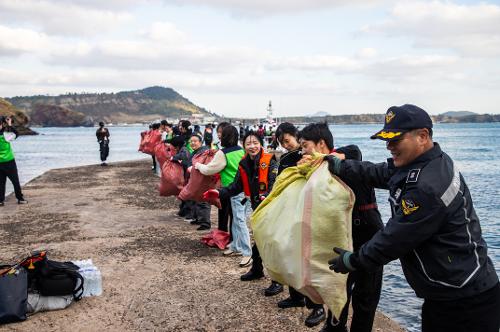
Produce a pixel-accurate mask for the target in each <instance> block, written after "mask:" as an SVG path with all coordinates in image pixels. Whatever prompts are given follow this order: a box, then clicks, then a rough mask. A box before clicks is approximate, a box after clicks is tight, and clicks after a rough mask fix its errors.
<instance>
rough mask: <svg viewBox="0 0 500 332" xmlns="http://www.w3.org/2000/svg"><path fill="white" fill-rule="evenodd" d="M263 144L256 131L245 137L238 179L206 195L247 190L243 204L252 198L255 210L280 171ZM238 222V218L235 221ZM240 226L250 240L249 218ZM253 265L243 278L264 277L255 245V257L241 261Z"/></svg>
mask: <svg viewBox="0 0 500 332" xmlns="http://www.w3.org/2000/svg"><path fill="white" fill-rule="evenodd" d="M262 144H263V143H262V138H260V137H259V136H258V135H257V134H256V133H255V132H252V131H251V132H248V133H247V134H245V137H244V138H243V146H244V148H245V156H244V157H243V159H241V161H240V163H239V166H238V173H237V174H236V176H235V178H234V181H233V182H232V183H231V184H230V185H229V186H227V187H223V188H221V189H220V190H216V189H211V190H208V191H207V192H205V193H204V197H205V198H209V197H212V198H217V197H220V198H221V199H225V198H229V197H234V196H238V195H239V194H241V193H244V195H245V198H243V200H242V201H241V204H246V202H247V201H248V200H250V204H251V206H252V209H254V210H255V209H256V208H257V207H258V206H259V204H260V202H262V201H263V200H264V199H265V198H266V196H267V195H268V194H269V192H270V191H271V189H272V187H273V184H274V181H275V179H276V174H277V173H278V168H277V162H276V159H275V158H274V156H273V155H272V154H269V153H266V152H264V149H263V147H262ZM240 197H241V196H240ZM234 222H236V220H233V223H234ZM240 227H241V231H242V233H243V234H242V235H241V236H244V237H245V239H246V241H247V243H249V242H250V233H249V232H248V227H247V224H246V220H245V222H244V223H242V224H241V225H240ZM233 236H234V235H233ZM250 265H252V268H251V269H250V271H248V272H247V273H245V274H243V275H242V276H241V280H242V281H250V280H254V279H260V278H262V277H264V272H263V270H264V266H263V265H262V259H261V258H260V254H259V250H258V248H257V246H256V245H255V244H254V245H253V247H252V256H243V258H242V260H241V262H240V267H246V266H250Z"/></svg>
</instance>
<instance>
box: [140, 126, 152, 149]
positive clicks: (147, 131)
mask: <svg viewBox="0 0 500 332" xmlns="http://www.w3.org/2000/svg"><path fill="white" fill-rule="evenodd" d="M149 132H150V130H146V131H143V132H141V141H140V142H139V151H141V152H142V150H144V143H145V141H146V136H147V135H148V133H149Z"/></svg>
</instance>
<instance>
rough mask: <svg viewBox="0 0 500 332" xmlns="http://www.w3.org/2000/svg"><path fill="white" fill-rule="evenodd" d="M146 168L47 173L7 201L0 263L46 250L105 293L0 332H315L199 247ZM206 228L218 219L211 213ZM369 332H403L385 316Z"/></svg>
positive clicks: (228, 262)
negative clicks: (88, 270) (87, 267)
mask: <svg viewBox="0 0 500 332" xmlns="http://www.w3.org/2000/svg"><path fill="white" fill-rule="evenodd" d="M157 182H158V178H157V177H155V176H154V175H153V174H152V173H151V171H150V168H149V160H143V161H134V162H121V163H114V164H110V166H108V167H100V166H84V167H75V168H65V169H56V170H52V171H49V172H47V173H45V174H43V175H41V176H39V177H37V178H36V179H34V180H32V181H30V182H29V183H28V184H26V185H25V186H24V193H25V196H26V198H27V199H28V200H29V202H30V203H29V204H28V205H17V204H15V199H14V197H12V195H10V196H9V197H8V198H7V200H6V204H5V206H4V207H2V208H1V209H2V210H0V211H1V212H2V218H1V220H0V236H1V237H2V239H3V246H2V251H1V253H0V262H1V263H9V262H13V261H15V260H16V259H17V258H19V257H22V256H23V255H26V254H27V253H28V252H29V251H30V250H35V249H48V250H49V257H50V258H52V259H56V260H76V259H87V258H91V259H92V260H93V262H94V264H95V265H96V266H98V267H99V268H100V270H101V272H102V275H103V289H104V293H103V295H102V296H99V297H91V298H84V299H82V300H81V301H80V302H77V303H74V304H72V305H71V306H70V307H69V308H67V309H65V310H61V311H52V312H45V313H39V314H36V315H35V316H32V317H30V318H29V319H28V320H26V321H25V322H22V323H16V324H10V325H6V326H1V327H0V330H2V331H4V330H6V331H28V330H39V331H102V330H106V331H138V330H159V331H317V330H319V329H320V327H317V328H314V329H308V328H306V327H305V326H304V325H303V321H304V319H305V318H306V317H307V314H308V311H307V310H306V309H305V308H293V309H287V310H282V309H279V308H277V306H276V302H277V301H279V300H280V299H282V298H284V297H285V296H286V294H280V295H278V296H276V297H272V298H267V297H264V296H263V295H262V294H261V292H262V289H263V288H264V287H266V286H267V285H268V283H269V280H268V279H265V280H260V281H255V282H248V283H246V282H245V283H244V282H241V281H239V276H240V274H241V273H243V272H244V269H241V268H239V267H238V266H237V262H238V258H237V257H236V258H234V257H223V256H222V254H221V251H219V250H218V249H214V248H209V247H206V246H205V245H203V244H202V243H201V242H200V241H199V238H200V236H201V234H200V233H199V232H197V231H196V230H195V227H193V226H192V225H189V224H187V223H185V222H184V221H183V220H182V219H179V218H177V217H176V216H175V212H176V211H177V205H178V203H177V202H176V201H175V199H174V198H164V197H159V196H158V194H157V190H156V189H155V186H156V183H157ZM212 220H213V221H212V224H213V225H215V224H216V210H215V208H213V209H212ZM374 331H378V332H383V331H404V329H402V328H400V327H399V326H398V325H397V324H396V323H395V322H393V321H392V320H390V319H389V318H387V317H386V316H384V315H383V314H381V313H378V314H377V317H376V322H375V327H374Z"/></svg>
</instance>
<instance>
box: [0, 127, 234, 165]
mask: <svg viewBox="0 0 500 332" xmlns="http://www.w3.org/2000/svg"><path fill="white" fill-rule="evenodd" d="M3 137H4V138H5V140H6V141H7V142H12V141H13V140H15V139H16V137H17V136H16V134H14V133H11V132H7V131H5V132H4V133H3ZM224 167H225V166H224Z"/></svg>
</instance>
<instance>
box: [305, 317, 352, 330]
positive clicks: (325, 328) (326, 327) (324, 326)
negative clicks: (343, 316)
mask: <svg viewBox="0 0 500 332" xmlns="http://www.w3.org/2000/svg"><path fill="white" fill-rule="evenodd" d="M308 318H309V317H308ZM319 332H349V330H348V329H347V327H345V325H344V326H340V324H339V325H337V326H333V325H332V323H331V322H330V319H327V320H326V322H325V324H324V325H323V327H322V328H321V330H319Z"/></svg>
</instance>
